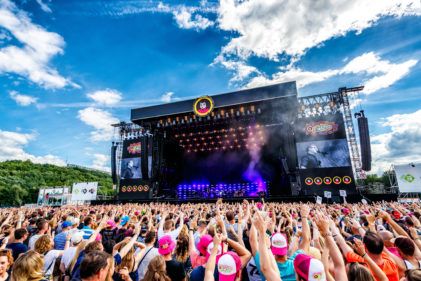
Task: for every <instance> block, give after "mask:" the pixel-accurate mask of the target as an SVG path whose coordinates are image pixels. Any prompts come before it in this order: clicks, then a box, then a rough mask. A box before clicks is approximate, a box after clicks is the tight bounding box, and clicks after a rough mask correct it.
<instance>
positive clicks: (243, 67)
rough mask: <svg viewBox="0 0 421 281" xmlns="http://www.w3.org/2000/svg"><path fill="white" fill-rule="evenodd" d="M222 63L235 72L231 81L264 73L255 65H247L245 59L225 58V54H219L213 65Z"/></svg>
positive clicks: (238, 80)
mask: <svg viewBox="0 0 421 281" xmlns="http://www.w3.org/2000/svg"><path fill="white" fill-rule="evenodd" d="M217 63H220V64H221V65H223V66H224V67H225V68H226V69H228V70H230V71H232V72H233V73H234V75H233V77H232V78H231V80H230V82H240V81H243V80H244V79H246V78H248V77H250V76H251V75H252V74H255V75H262V73H261V72H260V71H259V70H258V69H257V68H256V67H254V66H250V65H247V64H246V63H244V62H243V61H241V60H239V61H233V60H225V58H224V56H221V55H219V56H218V57H217V58H216V59H215V60H214V62H213V63H212V65H215V64H217Z"/></svg>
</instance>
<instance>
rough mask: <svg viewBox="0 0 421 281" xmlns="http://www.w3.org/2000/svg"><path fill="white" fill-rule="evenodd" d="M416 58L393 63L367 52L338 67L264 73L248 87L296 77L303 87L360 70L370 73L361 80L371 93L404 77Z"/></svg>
mask: <svg viewBox="0 0 421 281" xmlns="http://www.w3.org/2000/svg"><path fill="white" fill-rule="evenodd" d="M417 62H418V61H417V60H414V59H410V60H407V61H404V62H401V63H392V62H390V61H388V60H384V59H381V58H380V57H379V56H378V55H377V54H375V53H373V52H368V53H364V54H362V55H360V56H358V57H356V58H354V59H352V60H351V61H349V62H348V63H347V64H346V65H345V66H343V67H342V68H339V69H328V70H325V71H319V72H312V71H305V70H302V69H300V68H295V67H291V68H289V69H288V70H287V71H280V72H276V73H274V74H273V75H272V76H271V77H270V78H268V77H266V76H264V75H259V76H256V77H254V78H253V79H251V80H250V81H249V83H248V84H247V87H258V86H264V85H268V84H274V83H281V82H288V81H293V80H296V81H297V86H298V87H300V88H301V87H304V86H306V85H309V84H312V83H316V82H321V81H324V80H327V79H329V78H332V77H334V76H337V75H348V74H361V75H364V76H366V77H367V78H366V80H365V81H364V82H363V83H362V84H364V85H365V87H364V90H363V93H365V94H367V95H368V94H372V93H374V92H376V91H378V90H380V89H384V88H387V87H390V86H391V85H393V84H394V83H395V82H397V81H398V80H400V79H402V78H403V77H405V76H406V75H407V74H408V73H409V71H410V70H411V68H412V67H413V66H415V65H416V64H417Z"/></svg>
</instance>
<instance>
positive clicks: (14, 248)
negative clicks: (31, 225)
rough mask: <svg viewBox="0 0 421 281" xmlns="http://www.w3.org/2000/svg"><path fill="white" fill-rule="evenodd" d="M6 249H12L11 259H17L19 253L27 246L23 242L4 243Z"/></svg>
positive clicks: (23, 251)
mask: <svg viewBox="0 0 421 281" xmlns="http://www.w3.org/2000/svg"><path fill="white" fill-rule="evenodd" d="M6 249H9V250H12V256H13V260H17V259H18V257H19V255H20V254H22V253H25V252H26V251H28V246H26V245H25V244H23V243H10V244H7V245H6Z"/></svg>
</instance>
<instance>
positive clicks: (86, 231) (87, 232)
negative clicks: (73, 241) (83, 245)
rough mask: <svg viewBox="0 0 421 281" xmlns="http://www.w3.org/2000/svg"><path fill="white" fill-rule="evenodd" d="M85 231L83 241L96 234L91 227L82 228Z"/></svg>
mask: <svg viewBox="0 0 421 281" xmlns="http://www.w3.org/2000/svg"><path fill="white" fill-rule="evenodd" d="M82 231H83V239H85V240H88V239H89V238H90V237H91V235H92V234H93V233H94V232H95V231H94V230H93V229H92V228H90V227H89V226H86V225H85V226H84V227H83V228H82Z"/></svg>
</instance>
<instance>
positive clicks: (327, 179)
mask: <svg viewBox="0 0 421 281" xmlns="http://www.w3.org/2000/svg"><path fill="white" fill-rule="evenodd" d="M323 182H324V183H325V184H331V183H332V179H331V178H330V177H325V178H324V179H323Z"/></svg>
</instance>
